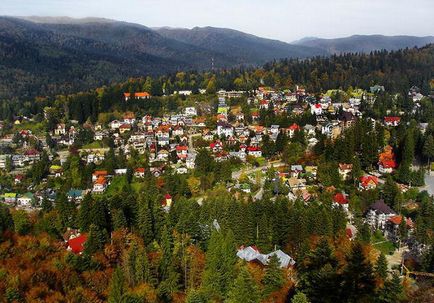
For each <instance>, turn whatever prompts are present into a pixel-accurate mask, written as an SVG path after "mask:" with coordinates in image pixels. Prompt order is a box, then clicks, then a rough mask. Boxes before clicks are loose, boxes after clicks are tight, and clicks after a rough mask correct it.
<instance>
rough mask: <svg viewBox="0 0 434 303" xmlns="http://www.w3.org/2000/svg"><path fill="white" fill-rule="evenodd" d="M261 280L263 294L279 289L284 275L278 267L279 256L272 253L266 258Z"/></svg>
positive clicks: (283, 281)
mask: <svg viewBox="0 0 434 303" xmlns="http://www.w3.org/2000/svg"><path fill="white" fill-rule="evenodd" d="M262 282H263V284H264V292H265V295H269V294H271V293H272V292H274V291H277V290H279V289H280V288H281V287H282V286H283V284H284V283H285V276H284V274H283V271H282V269H281V268H280V262H279V258H278V257H277V256H276V255H272V256H271V257H270V259H269V260H268V265H267V268H266V270H265V275H264V278H263V280H262Z"/></svg>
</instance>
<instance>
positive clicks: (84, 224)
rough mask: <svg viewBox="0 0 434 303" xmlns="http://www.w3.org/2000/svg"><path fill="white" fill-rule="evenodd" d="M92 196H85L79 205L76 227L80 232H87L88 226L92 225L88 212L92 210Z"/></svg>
mask: <svg viewBox="0 0 434 303" xmlns="http://www.w3.org/2000/svg"><path fill="white" fill-rule="evenodd" d="M92 203H93V201H92V196H91V195H90V194H87V195H86V196H85V197H84V198H83V201H82V202H81V204H80V208H79V209H78V226H79V227H80V230H81V231H82V232H86V231H88V230H89V226H90V225H91V224H92V217H91V215H90V210H91V209H92Z"/></svg>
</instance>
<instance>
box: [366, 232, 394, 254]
mask: <svg viewBox="0 0 434 303" xmlns="http://www.w3.org/2000/svg"><path fill="white" fill-rule="evenodd" d="M371 242H372V244H373V246H374V247H375V248H376V249H378V250H379V251H381V252H382V253H383V254H385V255H391V254H393V252H394V251H395V249H396V247H395V245H394V244H393V243H392V242H390V241H388V240H386V239H385V238H384V236H383V235H382V234H381V232H380V231H378V230H377V231H376V232H375V233H374V234H373V235H372V240H371Z"/></svg>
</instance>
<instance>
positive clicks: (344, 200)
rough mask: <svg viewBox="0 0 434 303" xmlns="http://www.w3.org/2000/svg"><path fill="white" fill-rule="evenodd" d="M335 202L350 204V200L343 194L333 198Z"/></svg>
mask: <svg viewBox="0 0 434 303" xmlns="http://www.w3.org/2000/svg"><path fill="white" fill-rule="evenodd" d="M333 201H335V202H336V203H338V204H341V205H342V204H348V199H347V197H346V196H345V195H344V194H343V193H337V194H336V195H335V196H334V197H333Z"/></svg>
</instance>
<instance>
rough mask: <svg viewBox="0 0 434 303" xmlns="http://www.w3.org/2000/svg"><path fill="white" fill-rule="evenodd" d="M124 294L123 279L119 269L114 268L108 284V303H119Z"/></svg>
mask: <svg viewBox="0 0 434 303" xmlns="http://www.w3.org/2000/svg"><path fill="white" fill-rule="evenodd" d="M124 294H125V279H124V275H123V272H122V270H121V268H120V267H116V269H115V271H114V272H113V276H112V280H111V282H110V292H109V295H108V302H109V303H120V302H122V301H123V298H124Z"/></svg>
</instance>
